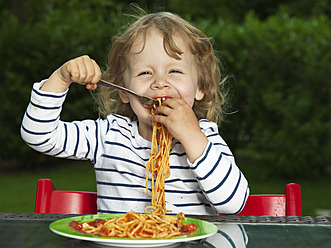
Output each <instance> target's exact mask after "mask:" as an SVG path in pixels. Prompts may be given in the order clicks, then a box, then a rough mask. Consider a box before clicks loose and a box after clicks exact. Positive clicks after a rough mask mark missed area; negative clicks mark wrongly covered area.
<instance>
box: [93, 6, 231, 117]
mask: <svg viewBox="0 0 331 248" xmlns="http://www.w3.org/2000/svg"><path fill="white" fill-rule="evenodd" d="M150 27H153V28H157V29H158V30H160V31H161V33H162V34H163V37H164V38H163V46H164V49H165V51H166V53H167V54H168V55H169V56H171V57H173V58H175V59H180V55H181V54H182V51H181V50H180V49H179V48H178V47H177V45H176V44H175V42H174V40H173V34H174V33H175V32H176V33H177V34H179V35H181V37H183V39H184V40H185V41H186V42H187V43H188V46H189V48H190V50H191V52H192V54H193V55H194V57H195V63H196V68H197V72H198V87H199V89H200V90H201V91H202V92H204V94H205V95H204V97H203V99H201V100H199V101H197V100H196V101H195V103H194V105H193V111H194V113H195V115H196V117H197V118H198V119H208V120H210V121H213V122H216V123H220V121H221V120H222V119H223V114H224V111H223V107H222V106H223V105H224V103H225V97H226V92H225V91H224V90H223V87H222V86H223V81H224V80H221V72H220V62H219V60H218V58H217V57H216V55H215V52H214V49H213V45H212V42H211V38H208V37H207V36H206V35H205V34H204V33H202V32H201V31H200V30H199V29H197V28H196V27H194V26H193V25H192V24H190V23H189V22H187V21H186V20H184V19H183V18H181V17H179V16H178V15H175V14H172V13H169V12H158V13H151V14H145V15H143V16H141V17H139V18H138V19H137V20H136V21H135V22H133V23H132V24H131V25H130V26H128V28H127V29H126V30H125V31H124V32H123V33H122V34H119V35H117V36H115V37H114V38H113V39H112V48H111V50H110V52H109V55H108V65H107V69H106V70H105V71H104V73H103V79H105V80H107V81H109V82H112V83H116V84H119V85H122V86H124V72H125V70H126V68H127V61H126V59H125V55H126V54H127V53H128V52H129V51H130V49H131V46H132V44H133V42H134V41H135V39H136V38H137V36H138V35H141V34H142V35H143V37H145V38H146V32H147V30H148V28H150ZM98 102H99V108H100V114H101V115H102V116H103V117H105V116H107V115H108V114H109V113H116V114H120V115H124V116H128V117H130V118H132V119H137V117H136V116H135V114H134V112H133V111H132V109H131V107H130V105H129V104H128V103H123V102H122V101H121V100H120V97H119V95H118V92H117V90H114V89H111V88H106V87H100V91H99V92H98Z"/></svg>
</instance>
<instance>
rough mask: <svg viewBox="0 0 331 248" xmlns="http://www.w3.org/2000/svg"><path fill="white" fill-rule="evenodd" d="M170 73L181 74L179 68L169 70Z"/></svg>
mask: <svg viewBox="0 0 331 248" xmlns="http://www.w3.org/2000/svg"><path fill="white" fill-rule="evenodd" d="M170 73H180V74H182V72H181V71H180V70H177V69H173V70H171V71H170Z"/></svg>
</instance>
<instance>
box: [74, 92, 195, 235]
mask: <svg viewBox="0 0 331 248" xmlns="http://www.w3.org/2000/svg"><path fill="white" fill-rule="evenodd" d="M158 101H159V105H161V99H160V98H159V99H158ZM156 107H157V106H153V108H152V111H151V112H152V115H153V114H154V110H155V109H156ZM171 142H172V136H171V134H170V133H169V131H168V130H167V128H166V127H165V126H164V125H162V124H160V123H157V122H154V121H153V134H152V144H151V153H150V158H149V160H148V162H147V165H146V171H147V172H146V194H148V180H149V179H150V180H151V182H152V200H151V203H152V205H151V206H148V207H146V208H145V214H141V213H135V212H129V213H126V214H124V215H123V216H121V217H115V218H112V219H108V220H103V219H96V220H94V221H90V222H78V221H72V222H71V223H70V227H71V228H72V229H74V230H77V231H79V232H83V233H87V234H92V235H98V236H106V237H121V238H170V237H174V236H179V235H184V234H189V233H194V231H196V230H197V226H196V225H195V224H193V223H191V224H188V225H185V224H183V223H182V219H185V216H184V214H183V213H179V214H177V216H170V215H166V213H167V212H169V211H167V210H166V203H165V192H164V184H165V179H166V178H168V177H169V176H170V166H169V154H170V148H171ZM149 175H151V178H149ZM150 209H152V210H151V211H149V210H150Z"/></svg>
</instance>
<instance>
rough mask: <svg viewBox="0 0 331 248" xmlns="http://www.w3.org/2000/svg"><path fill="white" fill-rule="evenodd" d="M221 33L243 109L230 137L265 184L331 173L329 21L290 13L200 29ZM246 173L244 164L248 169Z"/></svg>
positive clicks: (228, 126)
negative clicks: (266, 179)
mask: <svg viewBox="0 0 331 248" xmlns="http://www.w3.org/2000/svg"><path fill="white" fill-rule="evenodd" d="M201 25H202V26H203V29H204V30H205V31H206V32H207V33H208V34H210V35H212V34H214V36H215V40H216V43H217V48H218V49H219V50H220V51H221V52H222V55H223V58H224V60H225V64H226V66H227V68H226V69H227V71H228V72H229V73H232V74H233V75H234V78H235V80H233V81H232V83H233V85H234V87H235V88H234V89H235V95H234V96H238V98H237V99H238V102H235V109H234V110H237V111H238V113H236V114H234V115H230V116H229V119H228V120H229V122H228V123H225V125H224V129H222V128H221V130H223V132H224V136H225V137H227V136H229V134H230V136H231V138H230V141H231V143H232V144H233V147H234V151H235V153H236V155H237V157H238V158H239V159H240V160H241V161H244V162H247V163H249V164H251V165H254V168H255V170H256V171H258V172H259V174H260V176H261V177H266V176H271V175H281V176H293V175H305V176H310V175H312V174H315V175H319V174H323V173H325V172H327V171H328V170H329V169H330V162H329V157H330V154H331V144H330V141H331V136H330V129H331V122H330V112H331V105H330V88H331V45H330V40H331V29H330V20H329V19H327V18H326V17H323V16H321V17H314V18H310V19H305V20H303V19H298V18H291V17H289V16H288V15H287V14H286V13H282V12H280V13H279V14H277V15H275V16H272V17H270V18H269V19H268V20H266V21H264V22H261V21H259V20H258V19H257V18H255V17H254V15H252V14H249V15H247V17H246V19H245V22H244V23H243V25H237V24H234V23H228V22H224V21H222V20H219V22H218V23H217V24H216V25H215V26H213V27H210V26H208V23H201ZM243 167H245V164H244V165H243Z"/></svg>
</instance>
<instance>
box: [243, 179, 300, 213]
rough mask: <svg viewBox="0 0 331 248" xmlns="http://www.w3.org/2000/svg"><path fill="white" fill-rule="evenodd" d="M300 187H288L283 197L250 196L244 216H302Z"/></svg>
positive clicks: (296, 185)
mask: <svg viewBox="0 0 331 248" xmlns="http://www.w3.org/2000/svg"><path fill="white" fill-rule="evenodd" d="M301 214H302V213H301V189H300V185H298V184H296V183H290V184H287V185H286V189H285V194H283V195H250V196H248V199H247V202H246V205H245V207H244V208H243V210H242V211H241V212H240V213H239V214H238V215H242V216H301Z"/></svg>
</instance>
